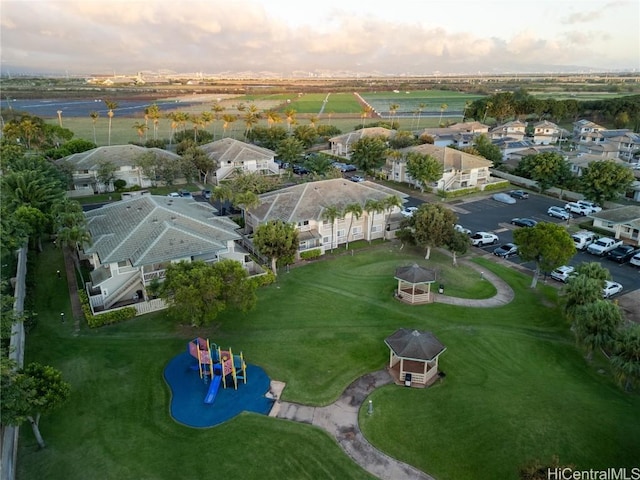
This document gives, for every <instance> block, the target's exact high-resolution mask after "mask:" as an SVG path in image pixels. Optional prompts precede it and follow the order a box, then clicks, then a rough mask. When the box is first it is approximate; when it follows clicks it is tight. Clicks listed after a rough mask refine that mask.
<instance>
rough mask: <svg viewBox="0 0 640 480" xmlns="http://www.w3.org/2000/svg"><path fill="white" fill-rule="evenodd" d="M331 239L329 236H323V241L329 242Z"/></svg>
mask: <svg viewBox="0 0 640 480" xmlns="http://www.w3.org/2000/svg"><path fill="white" fill-rule="evenodd" d="M330 241H331V239H330V238H329V237H322V243H329V242H330Z"/></svg>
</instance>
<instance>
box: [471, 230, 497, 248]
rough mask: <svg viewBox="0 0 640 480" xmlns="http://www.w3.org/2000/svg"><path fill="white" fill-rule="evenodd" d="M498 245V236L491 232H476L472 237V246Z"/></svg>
mask: <svg viewBox="0 0 640 480" xmlns="http://www.w3.org/2000/svg"><path fill="white" fill-rule="evenodd" d="M496 243H498V236H497V235H495V234H493V233H489V232H476V233H474V234H473V235H471V245H473V246H474V247H482V246H484V245H495V244H496Z"/></svg>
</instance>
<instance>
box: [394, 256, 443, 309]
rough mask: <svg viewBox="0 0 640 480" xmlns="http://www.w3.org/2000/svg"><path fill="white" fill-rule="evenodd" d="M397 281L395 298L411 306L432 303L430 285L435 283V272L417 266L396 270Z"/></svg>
mask: <svg viewBox="0 0 640 480" xmlns="http://www.w3.org/2000/svg"><path fill="white" fill-rule="evenodd" d="M394 278H395V279H396V280H398V290H397V291H396V298H397V299H398V300H400V301H402V302H405V303H409V304H412V305H415V304H421V303H431V302H433V295H432V293H431V284H432V283H434V282H435V281H436V272H435V270H431V269H429V268H423V267H421V266H420V265H418V264H415V263H414V264H413V265H411V266H409V267H399V268H397V269H396V275H395V277H394Z"/></svg>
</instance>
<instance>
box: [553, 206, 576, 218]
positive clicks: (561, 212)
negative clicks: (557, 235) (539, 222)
mask: <svg viewBox="0 0 640 480" xmlns="http://www.w3.org/2000/svg"><path fill="white" fill-rule="evenodd" d="M547 215H549V216H550V217H556V218H559V219H560V220H569V219H570V218H571V217H573V215H571V213H569V212H567V211H566V210H565V209H564V208H562V207H549V208H548V209H547Z"/></svg>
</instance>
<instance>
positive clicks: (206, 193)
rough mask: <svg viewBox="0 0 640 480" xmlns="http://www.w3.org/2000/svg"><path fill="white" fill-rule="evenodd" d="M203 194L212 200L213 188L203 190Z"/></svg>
mask: <svg viewBox="0 0 640 480" xmlns="http://www.w3.org/2000/svg"><path fill="white" fill-rule="evenodd" d="M202 196H203V197H204V198H205V199H207V200H210V199H211V190H209V189H205V190H202Z"/></svg>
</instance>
